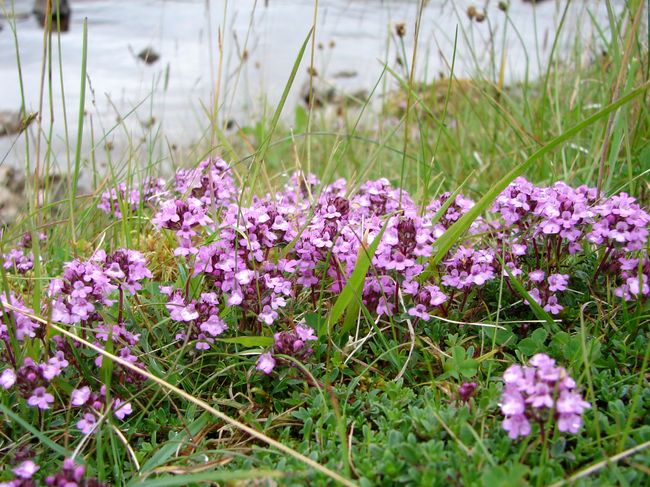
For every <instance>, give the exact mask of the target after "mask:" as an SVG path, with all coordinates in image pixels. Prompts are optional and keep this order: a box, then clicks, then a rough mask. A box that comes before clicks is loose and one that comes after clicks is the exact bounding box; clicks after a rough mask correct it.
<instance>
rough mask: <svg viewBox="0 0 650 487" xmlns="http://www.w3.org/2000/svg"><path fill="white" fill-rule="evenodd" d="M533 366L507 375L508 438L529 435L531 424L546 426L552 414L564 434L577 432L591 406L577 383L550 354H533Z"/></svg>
mask: <svg viewBox="0 0 650 487" xmlns="http://www.w3.org/2000/svg"><path fill="white" fill-rule="evenodd" d="M529 364H530V365H528V366H523V367H522V366H521V365H516V364H515V365H511V366H510V367H508V369H507V370H506V371H505V372H504V374H503V381H504V383H505V387H504V388H503V393H502V394H501V401H500V403H499V405H500V408H501V412H502V413H503V415H504V416H505V420H504V421H503V428H504V429H505V430H506V431H507V432H508V436H509V437H510V438H511V439H516V438H518V437H519V436H527V435H528V434H530V432H531V424H530V422H531V421H535V422H537V423H540V424H544V423H545V422H546V420H547V417H548V415H549V414H551V413H552V414H554V419H555V420H556V421H557V425H558V429H559V430H560V431H562V432H571V433H577V432H578V430H579V429H580V426H581V425H582V413H583V412H584V411H585V410H586V409H588V408H589V407H590V405H589V403H588V402H586V401H584V400H583V399H582V396H581V395H580V394H578V393H577V392H575V391H574V388H575V386H576V383H575V381H574V380H573V379H572V378H571V377H569V375H568V374H567V373H566V370H564V369H563V368H562V367H558V366H557V365H556V364H555V360H553V359H552V358H550V357H549V356H548V355H546V354H543V353H538V354H536V355H533V357H531V359H530V361H529Z"/></svg>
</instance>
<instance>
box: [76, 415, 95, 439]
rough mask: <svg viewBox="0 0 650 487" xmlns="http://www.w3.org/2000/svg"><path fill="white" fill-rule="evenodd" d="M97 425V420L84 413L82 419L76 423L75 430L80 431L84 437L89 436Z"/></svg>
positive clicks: (93, 416)
mask: <svg viewBox="0 0 650 487" xmlns="http://www.w3.org/2000/svg"><path fill="white" fill-rule="evenodd" d="M96 424H97V419H96V418H95V415H94V414H92V413H85V414H84V415H83V418H82V419H80V420H79V421H77V429H78V430H79V431H81V432H82V433H83V434H84V435H89V434H91V433H92V432H93V430H94V429H95V425H96Z"/></svg>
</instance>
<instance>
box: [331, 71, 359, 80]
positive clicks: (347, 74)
mask: <svg viewBox="0 0 650 487" xmlns="http://www.w3.org/2000/svg"><path fill="white" fill-rule="evenodd" d="M358 75H359V73H358V72H357V71H356V70H354V69H350V70H345V69H344V70H343V71H339V72H338V73H336V74H334V78H336V79H348V78H354V77H356V76H358Z"/></svg>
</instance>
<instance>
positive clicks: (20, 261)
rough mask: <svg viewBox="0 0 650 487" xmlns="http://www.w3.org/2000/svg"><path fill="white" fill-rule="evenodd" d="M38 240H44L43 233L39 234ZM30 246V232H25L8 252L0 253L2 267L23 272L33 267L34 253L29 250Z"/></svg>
mask: <svg viewBox="0 0 650 487" xmlns="http://www.w3.org/2000/svg"><path fill="white" fill-rule="evenodd" d="M39 239H40V240H45V234H43V233H41V234H40V235H39ZM31 246H32V235H31V233H25V234H24V235H23V237H22V238H21V239H20V242H19V243H18V245H17V246H16V247H15V248H13V249H10V250H9V252H8V253H6V254H2V260H3V262H2V267H4V268H5V269H6V270H13V271H15V272H17V273H19V274H24V273H26V272H27V271H30V270H31V269H32V268H33V267H34V253H33V252H32V251H31V250H29V249H30V248H31Z"/></svg>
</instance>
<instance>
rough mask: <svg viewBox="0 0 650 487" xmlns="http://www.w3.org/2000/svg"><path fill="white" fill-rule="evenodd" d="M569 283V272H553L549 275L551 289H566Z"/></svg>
mask: <svg viewBox="0 0 650 487" xmlns="http://www.w3.org/2000/svg"><path fill="white" fill-rule="evenodd" d="M568 283H569V275H568V274H551V275H550V276H548V289H549V291H553V292H555V291H565V290H566V288H567V284H568Z"/></svg>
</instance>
